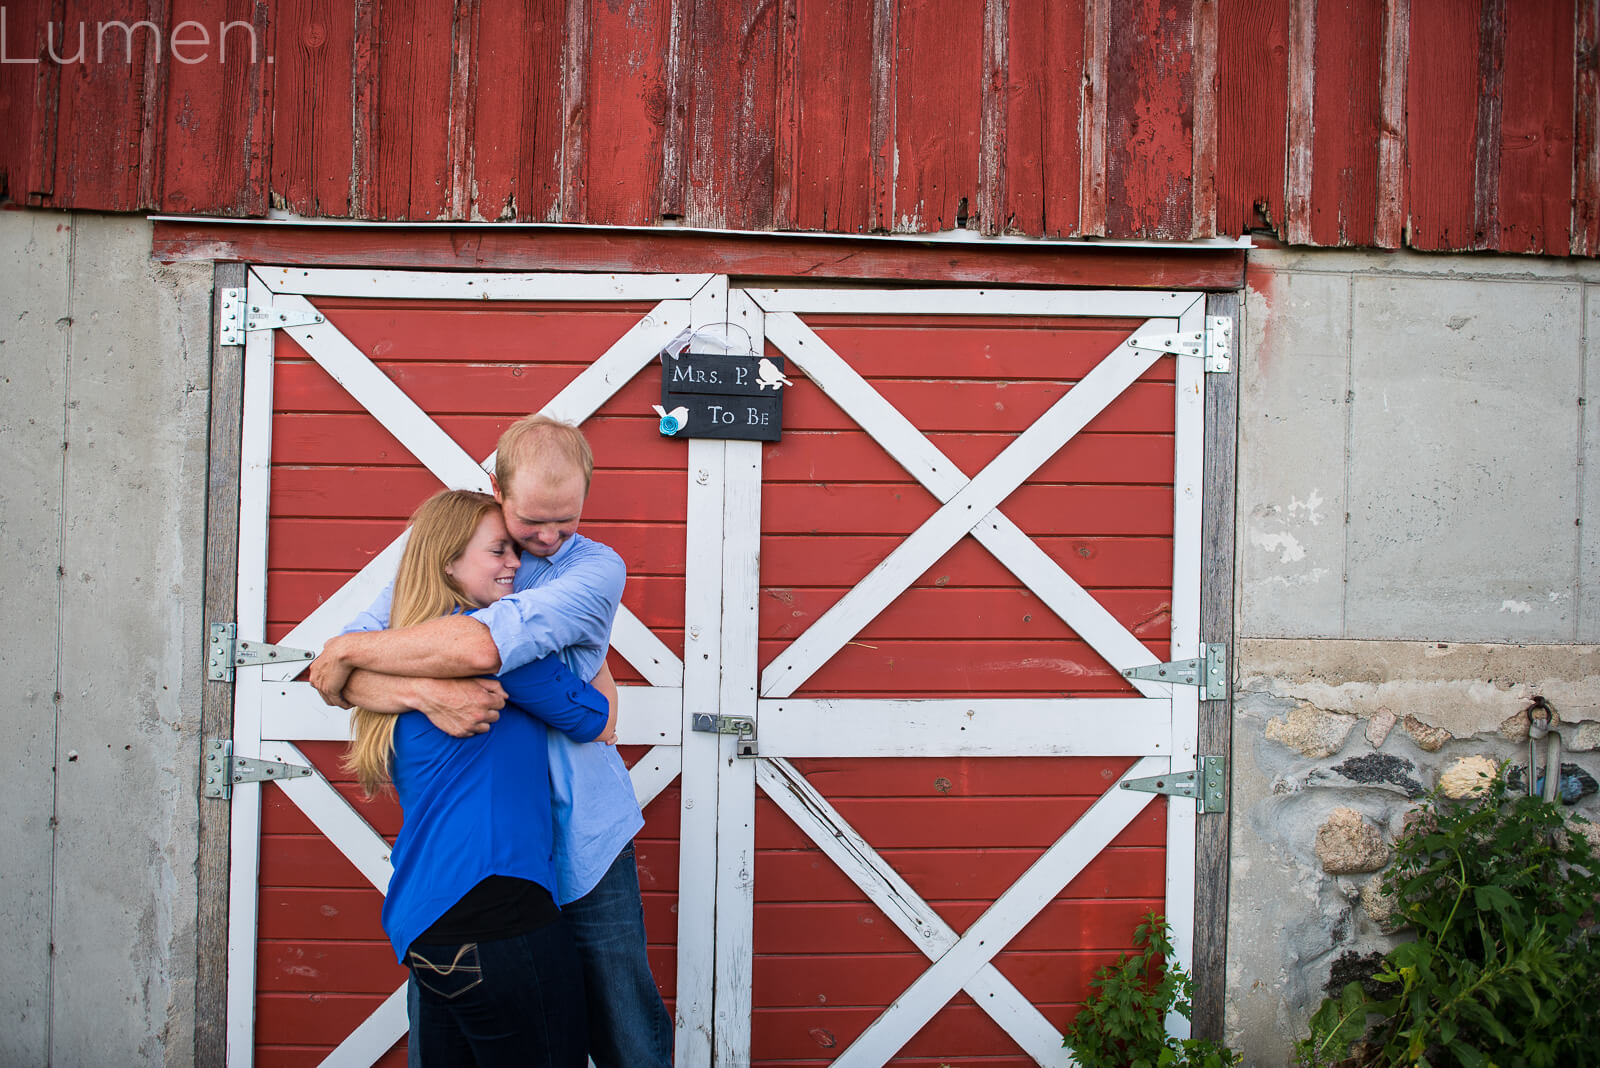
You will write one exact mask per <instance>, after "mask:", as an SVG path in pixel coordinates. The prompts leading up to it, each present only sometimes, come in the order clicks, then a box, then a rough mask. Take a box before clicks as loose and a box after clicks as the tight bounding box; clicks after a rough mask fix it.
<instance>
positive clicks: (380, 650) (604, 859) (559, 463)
mask: <svg viewBox="0 0 1600 1068" xmlns="http://www.w3.org/2000/svg"><path fill="white" fill-rule="evenodd" d="M593 470H594V460H593V456H592V454H591V452H590V450H589V445H588V442H587V441H585V440H584V437H583V434H582V433H581V432H580V431H579V430H578V429H577V428H576V427H572V426H568V425H566V424H564V423H560V422H557V421H555V420H553V419H550V418H548V417H545V416H541V415H531V416H528V417H527V418H525V419H521V420H518V421H517V422H516V423H513V424H512V425H511V426H510V427H509V428H508V429H507V430H506V432H505V433H504V434H503V435H501V438H500V443H499V447H498V453H497V456H496V463H495V476H494V493H495V499H496V500H498V501H499V502H500V505H501V508H502V511H503V513H504V515H505V520H506V528H507V529H508V530H509V531H510V533H511V537H512V538H513V539H514V540H516V541H517V543H518V544H519V545H520V546H521V548H522V564H521V566H520V567H519V568H518V570H517V576H516V580H515V585H514V590H515V592H513V593H512V594H509V595H508V596H506V597H503V598H501V599H500V600H498V601H496V602H495V603H494V604H492V605H490V606H488V607H487V608H484V609H482V610H480V611H478V612H477V613H475V616H474V617H473V618H469V617H467V616H465V615H451V616H443V617H441V618H438V619H433V620H429V621H428V622H426V623H421V624H418V625H416V626H413V627H406V628H403V629H401V630H394V631H390V630H382V629H381V628H383V627H385V626H386V625H387V622H388V615H389V592H388V591H387V590H386V591H385V592H384V594H383V595H382V596H380V597H379V599H378V601H377V602H376V603H374V604H373V606H372V607H371V608H369V609H368V610H367V612H365V613H363V614H362V615H361V616H360V617H358V618H357V619H356V620H355V622H354V623H352V625H351V631H350V632H347V633H345V634H343V635H340V636H339V637H336V638H334V639H332V640H330V641H329V642H328V643H327V645H326V646H325V647H324V648H323V651H322V654H321V655H320V656H319V657H318V658H317V660H316V661H315V662H314V663H313V664H312V669H311V681H312V684H313V685H314V686H316V688H317V689H318V690H319V691H320V692H321V693H322V696H323V699H324V700H326V701H328V702H329V703H330V704H337V705H340V706H342V707H349V706H351V705H357V704H359V705H361V706H362V707H364V708H368V709H371V710H373V711H377V712H394V713H398V712H402V711H406V710H408V709H417V710H419V711H422V712H424V713H425V714H426V715H427V716H428V718H429V719H430V720H432V721H433V723H434V725H435V726H437V727H439V728H440V729H441V730H444V731H446V732H447V733H449V734H452V735H455V736H457V737H464V736H466V735H467V734H470V733H475V732H481V731H485V730H489V729H491V724H492V723H493V722H494V721H495V720H496V719H498V718H499V714H498V711H497V710H498V709H499V708H500V707H501V706H502V705H503V704H504V702H505V694H504V692H503V691H502V690H501V689H500V687H499V684H498V683H495V682H494V681H493V680H490V679H479V678H477V677H476V676H480V675H489V674H494V673H496V672H499V671H502V670H509V669H511V668H514V667H518V666H520V665H522V664H525V663H528V662H530V661H532V660H535V659H538V658H539V657H541V656H547V655H550V654H552V653H554V654H557V655H559V656H560V657H561V659H562V660H563V661H565V662H566V664H567V666H568V667H570V668H571V669H572V670H573V672H574V673H575V674H577V675H578V676H579V677H580V678H586V679H590V678H593V679H595V684H596V685H597V686H598V687H599V688H600V689H601V690H602V691H606V690H607V689H609V691H610V692H609V694H608V696H610V697H611V699H612V700H613V701H615V700H616V693H615V685H614V684H611V683H610V674H609V672H605V671H604V667H605V656H606V650H607V647H608V645H609V642H610V634H611V622H612V619H613V617H614V616H615V614H616V610H617V605H618V603H619V602H620V599H621V597H622V585H623V581H624V579H625V577H626V576H625V573H624V567H623V563H622V560H621V558H620V557H618V556H617V554H616V553H614V552H612V551H611V550H610V549H608V548H606V547H605V546H603V545H601V544H599V543H598V542H593V541H590V540H588V539H587V538H584V537H583V536H582V535H580V534H578V533H577V528H578V522H579V519H580V518H581V516H582V513H583V505H584V501H585V500H586V498H587V497H588V492H589V482H590V479H591V477H592V474H593ZM596 676H599V677H598V678H596ZM549 744H550V787H551V800H552V803H553V807H554V810H555V820H556V872H557V882H558V884H559V885H558V887H557V900H558V903H559V904H560V905H561V907H562V916H563V919H564V920H565V921H566V923H567V925H568V927H569V928H570V929H571V931H572V934H573V938H574V940H575V941H576V942H577V944H578V952H579V955H580V957H581V958H582V960H583V967H584V978H585V990H586V993H587V996H588V1001H589V1035H590V1039H589V1055H590V1057H591V1059H593V1060H594V1062H595V1064H596V1065H597V1066H599V1068H610V1066H617V1068H641V1066H651V1065H660V1066H662V1068H666V1066H668V1065H670V1064H671V1063H672V1023H671V1021H670V1020H669V1019H668V1017H667V1013H666V1008H665V1007H664V1006H663V1005H662V1002H661V996H660V994H659V993H658V992H657V990H656V986H655V981H654V979H653V978H652V976H651V974H650V965H649V961H648V960H647V959H646V956H645V938H644V914H643V907H642V905H641V902H640V896H639V876H638V870H637V868H636V867H635V865H634V856H633V836H634V834H636V833H637V832H638V830H639V828H640V827H641V826H643V822H644V821H643V818H642V817H641V816H640V814H639V806H638V803H637V801H636V800H635V798H634V794H633V786H632V783H631V781H630V780H629V778H628V772H627V768H626V767H624V765H623V763H622V760H621V758H620V757H618V755H617V752H616V750H615V749H614V748H612V747H610V746H605V745H596V744H594V743H588V744H583V745H580V744H577V743H574V742H572V741H570V740H568V739H567V738H565V737H564V736H562V735H561V734H560V732H558V731H552V732H550V743H549ZM412 1003H413V1009H414V1005H415V999H414V998H413V999H412ZM414 1018H415V1013H414V1011H413V1019H414Z"/></svg>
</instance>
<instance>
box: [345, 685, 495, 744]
mask: <svg viewBox="0 0 1600 1068" xmlns="http://www.w3.org/2000/svg"><path fill="white" fill-rule="evenodd" d="M344 693H345V696H346V698H347V699H348V700H349V701H350V702H351V703H352V704H356V705H360V706H361V707H362V708H365V709H367V710H369V711H372V712H382V713H386V714H393V715H398V714H399V713H401V712H408V711H410V710H411V709H416V710H417V711H418V712H421V713H422V714H424V715H425V716H427V717H428V719H429V720H431V721H432V723H433V725H434V726H435V727H438V728H439V729H440V730H442V731H444V732H445V733H446V734H448V735H450V736H451V737H453V738H467V737H470V736H471V735H474V734H482V733H483V732H484V731H487V730H488V729H489V725H490V724H491V723H494V722H495V721H496V720H498V719H499V718H500V709H501V708H503V707H504V706H505V703H506V692H505V690H504V689H503V688H502V687H501V685H500V684H499V683H498V682H496V681H495V680H494V679H480V678H467V679H429V678H411V677H408V676H403V675H380V674H378V673H376V672H372V671H364V670H358V671H356V672H355V673H354V674H352V675H351V676H350V681H349V682H348V683H346V684H345V688H344Z"/></svg>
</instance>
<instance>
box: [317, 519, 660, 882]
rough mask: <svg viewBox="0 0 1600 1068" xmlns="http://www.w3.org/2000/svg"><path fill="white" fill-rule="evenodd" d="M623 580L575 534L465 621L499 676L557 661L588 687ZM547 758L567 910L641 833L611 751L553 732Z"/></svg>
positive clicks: (376, 626)
mask: <svg viewBox="0 0 1600 1068" xmlns="http://www.w3.org/2000/svg"><path fill="white" fill-rule="evenodd" d="M626 579H627V573H626V569H625V568H624V566H623V563H622V557H620V556H618V555H617V554H616V553H615V552H613V551H612V550H611V549H609V548H607V547H606V546H604V545H602V544H600V543H599V542H597V541H591V540H589V539H588V538H585V537H584V536H583V535H582V534H574V535H573V536H572V537H570V538H568V539H567V540H566V542H565V543H563V544H562V546H561V548H560V549H558V550H556V552H555V553H554V554H552V555H551V556H548V557H539V556H533V555H531V554H529V553H523V554H522V563H521V565H520V566H519V567H518V569H517V577H516V581H515V582H514V583H513V589H514V591H515V592H513V593H512V594H510V595H509V596H506V597H502V598H501V599H500V600H498V601H496V602H495V603H494V604H491V605H489V606H488V607H487V608H480V609H478V610H477V611H476V612H474V613H472V616H473V618H474V619H477V620H478V621H479V622H481V623H483V624H484V625H486V626H487V627H488V628H489V633H490V634H491V635H492V636H493V638H494V644H495V646H496V648H498V649H499V650H500V668H501V670H502V671H508V670H510V669H512V668H516V667H520V666H522V665H523V664H526V663H529V662H531V661H533V660H537V659H538V658H540V657H544V656H549V655H551V654H555V655H556V656H557V657H558V658H559V659H560V660H561V661H562V663H564V664H566V665H567V667H569V668H570V669H572V672H573V673H574V674H575V675H577V676H578V677H579V678H581V679H592V678H594V676H595V674H596V673H597V672H598V671H599V670H600V666H601V664H603V663H604V662H605V656H606V649H607V648H608V647H609V645H610V643H611V622H612V620H613V619H614V618H615V617H616V614H617V605H618V604H619V603H621V601H622V587H623V583H624V582H625V581H626ZM390 595H391V591H390V590H388V589H385V590H384V591H383V593H381V594H380V595H379V596H378V599H377V600H376V601H374V602H373V603H372V606H371V607H370V608H368V609H367V610H366V611H365V612H363V613H362V614H361V615H359V616H357V617H356V618H355V620H354V621H352V622H351V624H350V625H349V626H348V627H346V628H345V630H346V631H347V632H348V631H355V630H382V629H384V628H385V627H387V626H388V625H389V600H390ZM489 733H490V734H493V733H494V731H493V730H491V731H490V732H489ZM548 758H549V768H550V792H551V799H552V802H553V804H554V810H555V820H556V832H555V843H556V887H555V888H554V889H555V894H554V897H555V899H556V903H557V904H559V905H565V904H567V903H568V902H570V901H576V900H577V899H578V898H580V897H582V896H583V895H584V894H587V893H588V892H589V891H590V890H593V889H594V888H595V885H596V884H597V883H599V882H600V879H601V877H602V876H604V875H605V873H606V872H607V871H608V870H609V869H610V867H611V864H612V862H613V861H614V860H616V858H617V854H618V853H621V852H622V849H623V847H624V846H626V845H627V844H628V842H629V841H631V840H632V839H633V836H634V835H635V834H637V833H639V828H641V827H643V826H644V817H643V816H641V815H640V813H639V802H638V800H637V799H636V797H635V796H634V792H633V781H632V780H631V779H629V778H628V769H627V766H626V765H624V764H623V763H622V758H621V757H620V756H618V755H617V751H616V748H615V747H614V746H609V745H595V744H593V743H584V744H579V743H576V742H573V741H571V740H570V739H568V738H567V737H566V736H564V735H562V734H560V733H559V732H556V731H552V732H550V734H549V754H548Z"/></svg>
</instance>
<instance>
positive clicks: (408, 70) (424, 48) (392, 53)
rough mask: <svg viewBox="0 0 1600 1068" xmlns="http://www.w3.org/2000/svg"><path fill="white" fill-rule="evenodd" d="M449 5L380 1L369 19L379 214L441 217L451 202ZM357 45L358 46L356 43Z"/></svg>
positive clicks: (420, 218)
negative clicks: (374, 81) (374, 84)
mask: <svg viewBox="0 0 1600 1068" xmlns="http://www.w3.org/2000/svg"><path fill="white" fill-rule="evenodd" d="M451 6H452V5H445V4H438V3H430V2H428V0H385V2H384V3H382V4H379V5H378V6H377V8H376V14H375V19H374V25H373V29H374V33H375V39H374V41H373V44H372V47H373V48H374V49H375V50H376V53H377V55H376V61H375V64H374V66H375V76H376V78H377V87H376V97H377V112H376V126H375V127H374V129H373V130H372V131H371V136H372V138H373V145H372V146H369V149H370V150H371V151H373V152H375V153H376V163H375V166H374V168H373V170H372V173H371V174H370V175H369V177H368V180H369V181H370V182H371V183H373V190H372V193H373V201H374V206H375V208H376V210H377V212H378V217H379V218H383V219H412V220H418V221H426V220H436V219H441V218H443V217H444V216H445V214H446V208H447V205H448V204H449V199H450V185H449V183H450V165H449V143H450V142H449V130H450V120H451V115H450V102H451V96H450V85H451V59H452V50H451V33H452V29H453V21H454V20H453V18H452V12H451ZM358 47H359V46H358Z"/></svg>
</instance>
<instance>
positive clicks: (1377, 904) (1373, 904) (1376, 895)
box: [1361, 875, 1405, 934]
mask: <svg viewBox="0 0 1600 1068" xmlns="http://www.w3.org/2000/svg"><path fill="white" fill-rule="evenodd" d="M1361 907H1362V908H1364V909H1366V910H1367V918H1368V919H1370V920H1371V921H1372V922H1373V923H1375V924H1377V926H1378V930H1380V931H1382V932H1383V933H1384V934H1394V933H1395V932H1396V931H1398V930H1399V929H1400V928H1401V927H1404V926H1405V920H1404V919H1403V918H1402V917H1401V916H1400V903H1399V902H1398V901H1396V900H1395V898H1394V895H1393V894H1386V893H1384V892H1383V876H1381V875H1378V876H1374V877H1373V878H1371V879H1368V880H1367V881H1366V882H1365V883H1363V884H1361Z"/></svg>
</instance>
